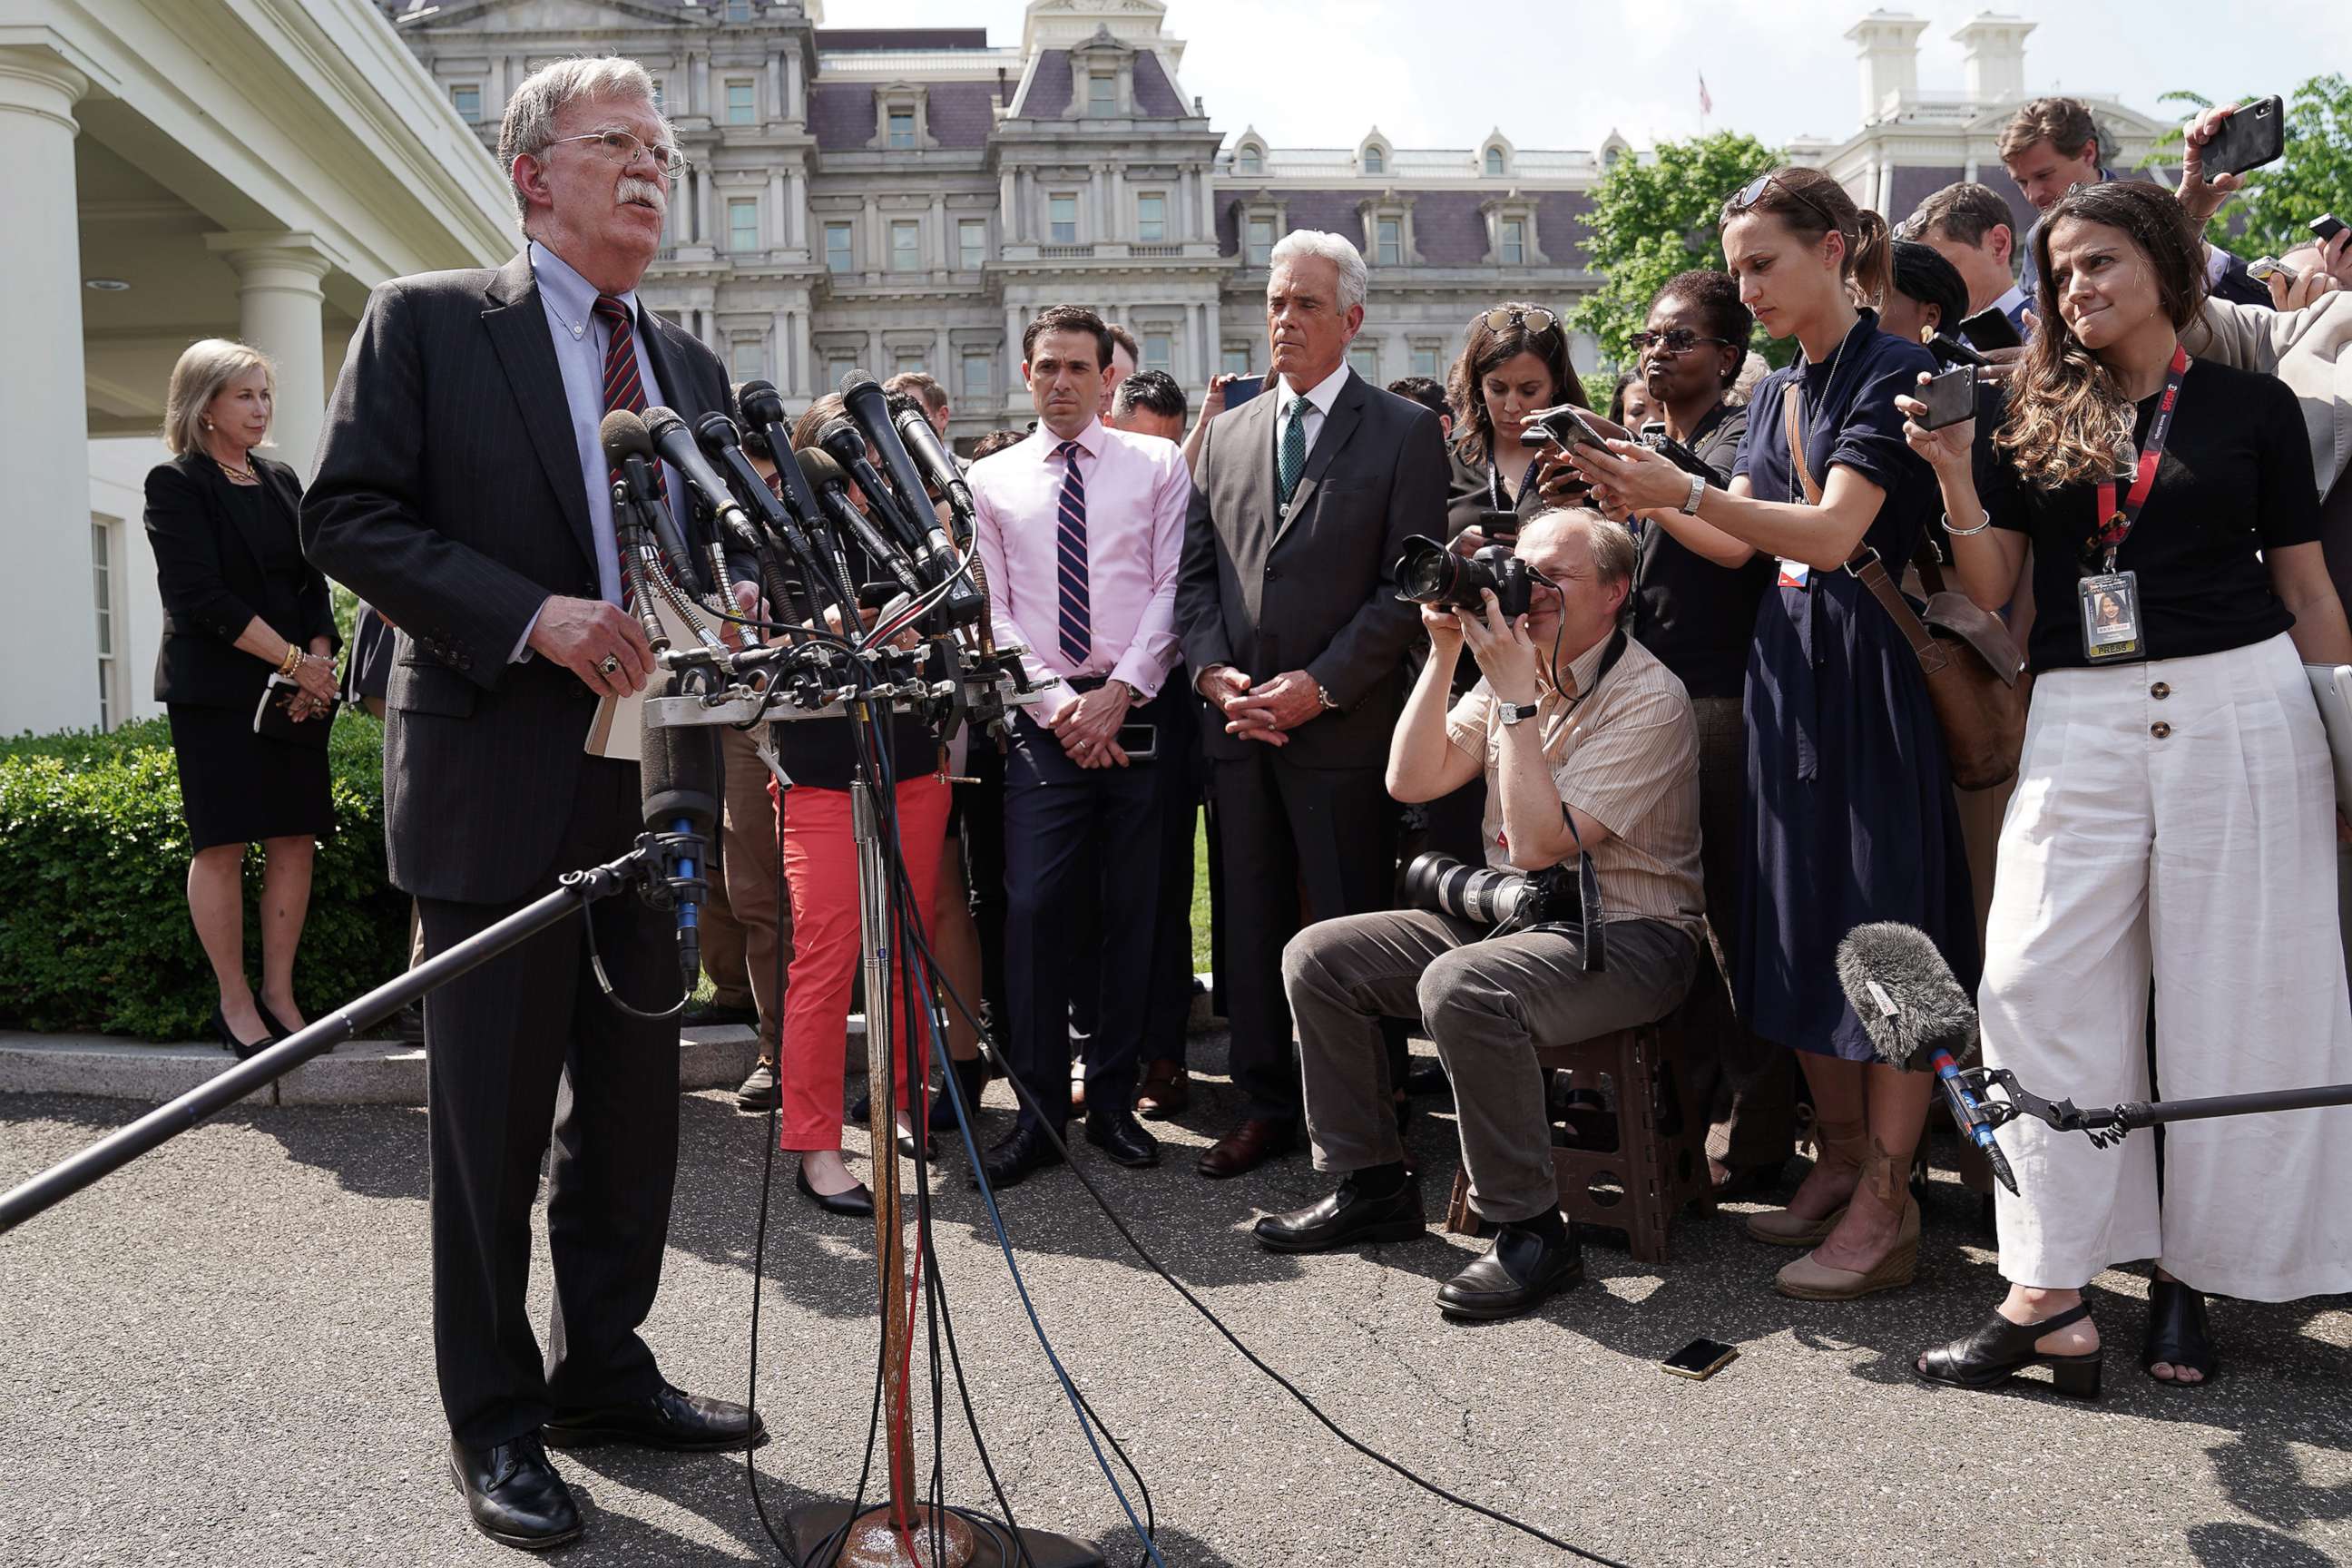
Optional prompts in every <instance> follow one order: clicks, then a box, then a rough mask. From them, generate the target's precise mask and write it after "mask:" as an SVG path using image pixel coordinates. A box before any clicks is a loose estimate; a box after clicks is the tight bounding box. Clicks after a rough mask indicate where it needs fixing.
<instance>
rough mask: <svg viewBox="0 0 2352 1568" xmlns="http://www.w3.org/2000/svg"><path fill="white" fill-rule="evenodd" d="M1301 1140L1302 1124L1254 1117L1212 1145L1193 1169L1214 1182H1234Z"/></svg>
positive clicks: (1287, 1151) (1284, 1152) (1288, 1149)
mask: <svg viewBox="0 0 2352 1568" xmlns="http://www.w3.org/2000/svg"><path fill="white" fill-rule="evenodd" d="M1297 1142H1298V1123H1297V1122H1296V1121H1269V1120H1265V1119H1261V1118H1258V1117H1252V1118H1250V1120H1248V1121H1244V1122H1243V1123H1242V1124H1241V1125H1240V1126H1239V1127H1236V1128H1234V1130H1233V1131H1231V1132H1228V1133H1226V1134H1225V1135H1224V1136H1223V1138H1220V1139H1218V1140H1217V1142H1215V1143H1213V1144H1212V1145H1211V1146H1210V1148H1209V1152H1207V1153H1205V1154H1203V1155H1202V1156H1201V1163H1199V1164H1198V1165H1195V1166H1194V1167H1193V1169H1195V1170H1197V1171H1199V1172H1200V1173H1201V1174H1202V1175H1204V1176H1206V1177H1208V1178H1209V1179H1210V1180H1212V1181H1217V1182H1223V1181H1230V1180H1232V1179H1233V1178H1234V1177H1235V1176H1239V1175H1245V1174H1247V1173H1249V1172H1251V1171H1255V1170H1256V1169H1257V1168H1258V1167H1259V1166H1260V1165H1263V1164H1265V1163H1266V1162H1267V1161H1268V1160H1271V1159H1274V1158H1275V1157H1276V1155H1280V1154H1287V1153H1289V1152H1290V1151H1291V1148H1292V1146H1293V1145H1295V1144H1296V1143H1297Z"/></svg>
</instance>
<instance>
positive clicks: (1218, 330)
mask: <svg viewBox="0 0 2352 1568" xmlns="http://www.w3.org/2000/svg"><path fill="white" fill-rule="evenodd" d="M1217 304H1218V302H1217V300H1215V299H1214V298H1213V297H1212V298H1211V300H1209V302H1208V303H1207V304H1205V305H1203V306H1202V307H1201V326H1202V331H1203V332H1204V333H1205V334H1206V336H1207V338H1208V340H1209V361H1208V363H1206V364H1204V365H1202V367H1201V378H1200V379H1201V384H1202V387H1204V388H1205V387H1206V386H1207V385H1208V384H1209V377H1211V376H1213V375H1214V374H1217V373H1218V372H1219V371H1222V370H1223V369H1224V368H1225V334H1224V329H1223V327H1222V326H1220V325H1219V324H1218V321H1217Z"/></svg>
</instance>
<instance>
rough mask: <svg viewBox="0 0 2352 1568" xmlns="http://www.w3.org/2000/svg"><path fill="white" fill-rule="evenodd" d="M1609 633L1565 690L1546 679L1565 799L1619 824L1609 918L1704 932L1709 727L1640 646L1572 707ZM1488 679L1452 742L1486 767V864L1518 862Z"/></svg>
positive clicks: (1473, 695) (1606, 909)
mask: <svg viewBox="0 0 2352 1568" xmlns="http://www.w3.org/2000/svg"><path fill="white" fill-rule="evenodd" d="M1608 646H1609V644H1608V639H1607V638H1605V637H1604V638H1602V639H1601V641H1600V642H1598V643H1595V644H1594V645H1593V646H1592V647H1590V648H1587V649H1586V650H1585V651H1584V652H1583V653H1582V654H1580V656H1578V658H1576V659H1575V660H1574V661H1573V662H1572V663H1570V666H1569V668H1568V669H1567V670H1566V671H1565V672H1564V673H1565V676H1566V679H1567V682H1568V684H1569V686H1570V688H1571V690H1570V693H1569V694H1567V695H1563V694H1562V693H1561V692H1559V691H1558V690H1556V689H1553V688H1552V686H1551V685H1550V683H1549V681H1547V680H1544V679H1542V678H1541V677H1540V676H1538V685H1539V688H1540V690H1539V693H1538V698H1537V706H1536V716H1535V717H1534V718H1533V719H1531V720H1528V721H1527V722H1528V723H1531V724H1534V725H1535V726H1537V731H1538V734H1539V735H1540V737H1541V738H1542V742H1543V752H1544V756H1545V757H1546V758H1547V759H1549V762H1550V763H1551V775H1552V782H1553V783H1554V784H1557V785H1558V786H1559V798H1560V801H1561V803H1562V804H1563V805H1572V806H1574V807H1576V809H1577V810H1579V811H1580V812H1582V813H1584V815H1585V816H1589V817H1591V818H1592V819H1593V820H1594V821H1596V822H1598V823H1600V824H1601V826H1604V827H1606V828H1608V829H1609V835H1610V836H1609V837H1607V838H1606V839H1604V840H1602V841H1601V843H1600V844H1599V845H1597V846H1595V847H1594V848H1593V850H1592V866H1593V869H1594V870H1595V871H1597V872H1598V873H1599V874H1600V877H1601V912H1602V916H1603V918H1604V919H1607V920H1612V921H1614V920H1653V921H1665V922H1667V923H1668V924H1670V925H1675V926H1679V927H1681V928H1682V929H1683V930H1685V931H1689V932H1690V933H1691V934H1692V935H1693V936H1694V937H1696V936H1698V935H1700V926H1701V924H1702V922H1703V921H1704V918H1705V915H1706V885H1705V883H1704V882H1703V880H1702V879H1701V878H1700V875H1699V860H1698V844H1699V828H1698V725H1697V721H1696V720H1695V719H1694V718H1693V717H1692V715H1691V705H1690V698H1689V697H1688V696H1687V695H1686V694H1685V692H1684V690H1683V683H1682V682H1681V681H1680V680H1677V679H1675V674H1674V672H1673V671H1672V670H1670V669H1668V668H1666V667H1665V666H1664V665H1663V664H1660V663H1659V662H1658V660H1657V658H1655V657H1654V655H1653V654H1652V653H1651V652H1650V650H1649V649H1647V648H1645V647H1643V646H1642V645H1641V644H1640V643H1638V642H1634V641H1632V640H1631V639H1628V641H1627V642H1626V644H1625V651H1624V653H1623V655H1622V656H1621V657H1620V658H1618V660H1617V663H1616V666H1615V668H1612V669H1611V670H1610V672H1609V676H1608V679H1605V680H1602V681H1601V685H1600V687H1599V688H1598V689H1594V690H1593V691H1592V693H1591V696H1590V697H1588V698H1587V699H1586V700H1583V701H1581V702H1577V703H1574V704H1573V706H1571V704H1570V698H1571V697H1572V696H1573V694H1574V692H1577V691H1582V690H1584V689H1587V687H1588V686H1590V685H1591V681H1592V679H1594V677H1595V676H1596V675H1597V674H1598V672H1599V670H1600V667H1601V658H1602V656H1603V655H1604V654H1605V653H1606V652H1607V651H1608ZM1445 733H1446V738H1447V739H1449V740H1451V741H1452V742H1454V744H1455V745H1457V746H1459V747H1461V748H1462V749H1463V750H1464V751H1465V752H1469V753H1470V754H1471V755H1472V756H1474V757H1476V758H1477V759H1479V762H1480V763H1481V765H1482V766H1484V767H1485V769H1486V818H1485V841H1486V864H1487V865H1489V866H1491V867H1494V868H1496V869H1498V870H1538V869H1540V868H1538V867H1532V866H1527V867H1520V866H1513V865H1512V863H1511V850H1510V846H1509V845H1508V844H1507V842H1506V841H1505V840H1504V837H1503V798H1502V792H1501V791H1500V790H1499V789H1498V788H1496V778H1497V777H1498V776H1499V775H1500V773H1501V772H1502V766H1503V725H1502V720H1501V716H1500V714H1498V713H1497V712H1496V701H1495V693H1494V689H1493V688H1492V687H1490V686H1488V685H1487V684H1486V680H1485V679H1480V680H1479V682H1478V684H1477V685H1476V686H1475V687H1472V688H1471V689H1470V690H1469V691H1468V692H1467V693H1465V695H1464V696H1463V698H1462V700H1460V701H1458V702H1456V703H1454V709H1453V711H1452V712H1450V713H1448V714H1447V715H1446V720H1445Z"/></svg>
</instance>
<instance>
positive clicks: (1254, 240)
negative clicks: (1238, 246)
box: [1243, 217, 1274, 267]
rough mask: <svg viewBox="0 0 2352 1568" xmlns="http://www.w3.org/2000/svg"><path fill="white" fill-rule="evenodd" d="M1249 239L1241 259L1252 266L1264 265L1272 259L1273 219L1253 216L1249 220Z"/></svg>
mask: <svg viewBox="0 0 2352 1568" xmlns="http://www.w3.org/2000/svg"><path fill="white" fill-rule="evenodd" d="M1248 232H1249V241H1248V244H1247V247H1245V252H1244V258H1243V259H1244V260H1245V261H1246V262H1247V263H1248V264H1249V265H1250V266H1252V267H1265V266H1267V265H1269V264H1270V263H1271V262H1272V261H1273V260H1274V220H1273V219H1272V218H1270V217H1254V218H1252V219H1250V220H1249V231H1248Z"/></svg>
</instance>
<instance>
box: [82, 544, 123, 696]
mask: <svg viewBox="0 0 2352 1568" xmlns="http://www.w3.org/2000/svg"><path fill="white" fill-rule="evenodd" d="M121 564H122V525H121V523H120V522H117V521H115V520H114V519H112V518H110V517H99V516H96V515H93V516H92V517H91V518H90V520H89V581H90V590H91V603H92V605H93V607H94V608H95V609H96V611H97V613H98V727H99V728H100V729H101V730H111V729H113V728H114V727H115V726H116V725H117V724H120V723H121V722H122V721H123V720H125V719H127V718H129V717H130V712H129V710H128V709H127V708H126V706H125V702H124V697H125V693H124V690H123V686H124V680H123V669H122V665H123V657H122V656H123V649H122V647H121V640H120V639H121V635H122V605H121V586H122V584H121Z"/></svg>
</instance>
